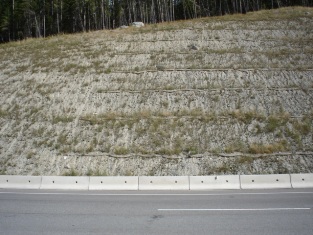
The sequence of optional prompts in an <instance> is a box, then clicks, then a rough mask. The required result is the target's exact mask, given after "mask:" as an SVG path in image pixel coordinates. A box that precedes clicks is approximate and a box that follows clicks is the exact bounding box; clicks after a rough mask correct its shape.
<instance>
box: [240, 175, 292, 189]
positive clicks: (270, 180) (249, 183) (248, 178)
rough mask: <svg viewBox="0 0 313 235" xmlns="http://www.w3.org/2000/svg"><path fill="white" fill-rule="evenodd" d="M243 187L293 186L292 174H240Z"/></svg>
mask: <svg viewBox="0 0 313 235" xmlns="http://www.w3.org/2000/svg"><path fill="white" fill-rule="evenodd" d="M240 183H241V188H242V189H271V188H291V183H290V175H289V174H281V175H274V174H273V175H240Z"/></svg>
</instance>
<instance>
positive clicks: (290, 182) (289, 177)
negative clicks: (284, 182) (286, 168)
mask: <svg viewBox="0 0 313 235" xmlns="http://www.w3.org/2000/svg"><path fill="white" fill-rule="evenodd" d="M288 175H289V180H290V188H293V186H292V181H291V174H290V173H289V174H288Z"/></svg>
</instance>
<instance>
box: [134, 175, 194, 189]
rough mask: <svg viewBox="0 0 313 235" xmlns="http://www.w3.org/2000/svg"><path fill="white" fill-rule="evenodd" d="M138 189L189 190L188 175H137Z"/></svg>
mask: <svg viewBox="0 0 313 235" xmlns="http://www.w3.org/2000/svg"><path fill="white" fill-rule="evenodd" d="M139 190H189V177H188V176H139Z"/></svg>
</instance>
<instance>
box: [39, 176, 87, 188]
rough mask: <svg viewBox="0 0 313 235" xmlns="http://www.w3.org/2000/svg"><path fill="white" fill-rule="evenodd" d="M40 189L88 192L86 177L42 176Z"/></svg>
mask: <svg viewBox="0 0 313 235" xmlns="http://www.w3.org/2000/svg"><path fill="white" fill-rule="evenodd" d="M40 188H41V189H78V190H88V188H89V177H88V176H42V183H41V187H40Z"/></svg>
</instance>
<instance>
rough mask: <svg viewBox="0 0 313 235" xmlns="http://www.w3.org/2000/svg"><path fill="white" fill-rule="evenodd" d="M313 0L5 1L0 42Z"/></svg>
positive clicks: (0, 9)
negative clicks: (136, 22)
mask: <svg viewBox="0 0 313 235" xmlns="http://www.w3.org/2000/svg"><path fill="white" fill-rule="evenodd" d="M294 5H298V6H313V1H312V0H0V43H1V42H8V41H12V40H22V39H25V38H28V37H47V36H49V35H55V34H59V33H75V32H81V31H91V30H100V29H114V28H117V27H120V26H121V25H129V24H130V23H132V22H135V21H142V22H144V23H148V24H149V23H158V22H165V21H174V20H181V19H192V18H198V17H206V16H216V15H224V14H234V13H243V14H244V13H246V12H248V11H258V10H261V9H273V8H279V7H285V6H294Z"/></svg>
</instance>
